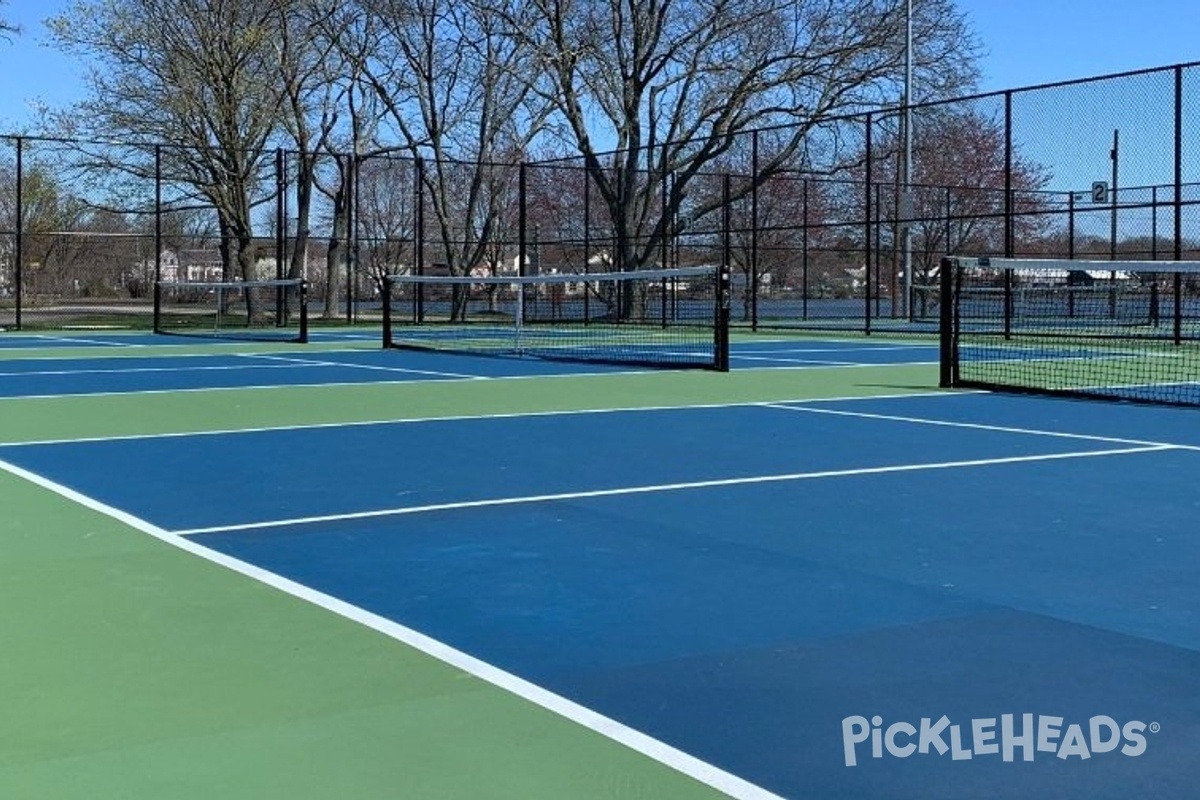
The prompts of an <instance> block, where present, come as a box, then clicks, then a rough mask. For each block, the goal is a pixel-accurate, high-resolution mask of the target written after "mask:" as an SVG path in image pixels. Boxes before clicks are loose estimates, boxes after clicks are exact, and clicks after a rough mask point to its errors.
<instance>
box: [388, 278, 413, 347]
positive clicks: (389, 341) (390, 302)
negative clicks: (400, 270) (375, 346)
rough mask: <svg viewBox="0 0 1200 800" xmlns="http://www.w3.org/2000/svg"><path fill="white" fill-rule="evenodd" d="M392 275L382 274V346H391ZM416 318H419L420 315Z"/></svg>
mask: <svg viewBox="0 0 1200 800" xmlns="http://www.w3.org/2000/svg"><path fill="white" fill-rule="evenodd" d="M392 283H393V281H392V276H391V275H384V276H383V292H382V294H383V346H384V347H385V348H386V347H391V346H392ZM414 316H416V319H418V320H419V319H420V316H417V315H414Z"/></svg>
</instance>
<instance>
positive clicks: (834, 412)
mask: <svg viewBox="0 0 1200 800" xmlns="http://www.w3.org/2000/svg"><path fill="white" fill-rule="evenodd" d="M902 396H904V395H902ZM865 399H875V398H865ZM792 402H795V403H798V404H801V403H809V402H812V401H808V400H799V401H785V402H784V403H763V404H762V405H764V406H766V407H767V408H777V409H779V410H780V411H796V412H801V413H809V414H828V415H830V416H835V417H856V418H858V419H878V420H886V421H888V422H911V423H913V424H916V425H933V426H937V427H943V428H967V429H970V430H977V431H996V432H997V433H1019V434H1026V435H1029V436H1048V437H1052V438H1056V439H1078V440H1081V441H1088V442H1110V443H1112V444H1126V445H1133V446H1138V447H1141V446H1144V447H1161V448H1164V449H1171V450H1200V445H1188V444H1175V443H1173V442H1152V441H1147V440H1145V439H1129V438H1125V437H1120V436H1099V435H1097V434H1094V433H1068V432H1066V431H1049V430H1039V429H1037V428H1020V427H1013V426H1009V425H989V424H987V423H983V422H957V421H955V420H944V419H929V418H927V417H908V416H904V415H901V414H874V413H870V412H866V411H842V410H839V409H835V408H811V407H809V406H806V405H789V403H792Z"/></svg>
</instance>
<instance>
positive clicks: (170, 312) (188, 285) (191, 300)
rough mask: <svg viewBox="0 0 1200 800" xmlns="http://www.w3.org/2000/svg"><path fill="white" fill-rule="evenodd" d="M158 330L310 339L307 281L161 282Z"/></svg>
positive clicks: (231, 336)
mask: <svg viewBox="0 0 1200 800" xmlns="http://www.w3.org/2000/svg"><path fill="white" fill-rule="evenodd" d="M154 331H155V332H156V333H169V334H176V335H182V336H201V337H215V338H227V339H241V340H252V341H253V340H269V341H294V342H301V343H303V342H307V341H308V303H307V287H306V283H305V281H303V280H288V279H284V280H263V281H159V282H158V283H156V284H155V285H154Z"/></svg>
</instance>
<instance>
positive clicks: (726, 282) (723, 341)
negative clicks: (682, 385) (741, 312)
mask: <svg viewBox="0 0 1200 800" xmlns="http://www.w3.org/2000/svg"><path fill="white" fill-rule="evenodd" d="M730 282H731V273H730V269H729V264H728V263H726V264H723V265H722V266H721V269H720V271H718V272H717V298H716V299H717V308H716V315H717V316H716V324H715V325H714V326H713V348H714V351H715V352H714V358H713V367H714V368H715V369H716V370H717V372H729V292H730Z"/></svg>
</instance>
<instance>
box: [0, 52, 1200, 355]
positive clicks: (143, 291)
mask: <svg viewBox="0 0 1200 800" xmlns="http://www.w3.org/2000/svg"><path fill="white" fill-rule="evenodd" d="M907 111H908V114H907V116H908V117H909V118H910V119H911V125H910V127H909V130H911V131H912V135H911V150H912V159H911V161H910V162H909V166H908V168H907V169H905V164H904V160H903V153H904V150H905V148H904V147H903V146H902V144H903V131H904V120H905V117H906V114H905V113H904V112H905V110H904V109H900V108H892V109H885V110H881V111H876V112H872V113H867V114H863V115H860V116H855V117H846V118H839V119H832V120H824V121H821V122H819V123H818V124H813V125H812V126H811V127H810V128H809V129H808V130H807V131H806V132H805V135H804V137H803V145H802V146H801V147H799V148H798V149H795V150H794V151H789V150H781V149H780V148H782V147H783V144H782V143H783V142H786V141H787V140H788V139H789V138H790V134H791V133H793V132H794V131H792V130H762V131H755V132H749V133H746V134H744V135H742V136H739V137H737V138H736V140H735V141H734V142H733V144H732V145H731V146H730V147H729V148H728V149H727V150H726V151H725V152H723V153H722V154H721V155H720V156H719V157H717V158H714V159H712V160H711V161H709V162H708V163H707V164H706V165H705V166H704V168H703V169H702V170H700V171H698V172H691V171H681V170H679V169H677V168H676V166H675V165H677V164H678V163H679V157H680V153H686V151H687V147H688V145H687V143H682V144H680V143H675V144H670V145H658V146H657V148H656V149H649V150H647V151H645V152H644V153H642V154H638V158H637V159H635V160H634V163H636V164H638V165H639V166H638V167H637V168H636V169H635V170H633V171H630V170H628V169H627V166H628V163H629V162H628V160H626V159H624V158H622V156H623V155H625V154H611V157H610V159H609V160H608V161H603V160H602V162H603V166H601V167H599V169H600V170H601V174H597V172H596V171H595V170H596V169H597V168H596V167H594V166H593V168H592V171H589V169H588V168H587V165H586V164H585V162H584V161H583V159H581V158H561V159H555V160H533V159H526V160H525V161H524V162H521V163H510V164H487V165H481V164H471V163H449V162H441V163H437V162H429V161H418V160H413V159H410V158H404V157H398V156H396V155H394V154H390V155H378V154H359V155H357V156H351V155H338V154H328V153H325V154H319V155H312V156H304V155H302V154H300V153H296V152H291V151H286V150H271V151H264V152H259V153H251V154H246V158H245V159H244V161H245V163H246V164H247V165H248V167H247V170H248V171H247V173H246V175H245V176H244V178H245V180H244V184H243V185H241V191H242V193H243V194H244V198H243V199H244V202H245V203H246V204H248V207H249V208H250V209H251V214H250V216H251V220H252V225H251V230H248V231H231V230H229V229H228V226H227V225H223V224H222V223H221V221H220V218H219V215H218V214H217V211H216V205H215V204H214V197H218V196H221V195H220V194H219V193H220V192H222V191H226V190H227V189H228V187H226V186H223V185H221V184H220V183H219V182H216V181H214V180H213V179H212V178H211V177H205V176H201V175H197V174H195V172H194V171H190V170H189V168H188V159H185V158H181V156H182V155H186V153H184V152H183V151H181V150H179V149H178V148H176V147H174V146H170V145H165V144H164V145H158V146H137V145H131V144H121V143H116V144H114V143H97V142H82V141H68V140H53V139H45V138H36V137H16V136H14V137H4V138H0V328H5V329H35V328H43V327H64V326H106V327H149V325H150V316H151V314H150V311H151V303H150V300H151V296H152V287H153V284H154V282H155V281H156V280H164V281H176V280H204V281H211V280H215V279H221V278H225V279H235V278H247V277H255V278H276V277H288V276H290V277H298V278H301V277H302V278H305V279H307V280H308V283H309V285H310V287H311V293H310V298H311V299H310V304H311V309H312V312H313V318H314V322H315V323H318V324H319V320H322V319H324V320H325V321H328V322H337V323H374V322H377V321H378V319H379V309H380V300H379V298H380V287H381V285H382V279H383V277H384V276H385V275H388V274H393V273H405V272H408V273H425V274H436V273H439V272H442V273H445V272H454V273H466V272H472V273H475V274H484V273H486V274H495V275H503V274H507V273H518V272H519V273H522V274H530V273H545V272H563V273H565V272H589V271H590V272H596V271H611V270H621V269H632V268H638V267H646V268H649V267H657V266H666V267H673V266H693V265H701V264H729V265H730V267H731V269H732V271H733V274H734V298H733V304H732V313H733V323H734V324H735V325H742V326H746V327H753V328H775V327H794V328H821V329H830V330H847V331H851V330H853V331H865V332H872V331H879V330H889V331H922V330H931V329H932V328H934V327H935V326H936V315H937V305H938V303H937V301H938V293H937V289H936V284H937V269H938V264H939V261H940V259H941V258H942V257H943V256H945V255H955V254H960V255H972V256H986V255H993V256H1010V257H1013V256H1017V257H1019V256H1039V257H1060V258H1089V259H1153V260H1177V259H1190V258H1200V64H1186V65H1179V66H1173V67H1166V68H1161V69H1154V70H1145V71H1140V72H1134V73H1126V74H1122V75H1117V76H1107V77H1102V78H1094V79H1089V80H1081V81H1075V82H1069V83H1062V84H1054V85H1047V86H1041V87H1033V88H1028V89H1018V90H1011V91H1005V92H999V93H994V94H987V95H980V96H976V97H970V98H965V99H959V100H954V101H946V102H941V103H936V104H930V105H923V106H914V107H913V108H911V109H908V110H907ZM781 154H782V157H781ZM306 167H311V170H306V169H305V168H306ZM307 172H311V180H306V179H305V174H306V173H307ZM906 173H908V174H907V175H906ZM602 179H611V180H609V183H610V185H617V184H618V183H620V184H621V185H624V186H628V185H629V184H630V183H631V182H632V183H633V184H635V186H636V191H633V192H632V193H630V194H629V195H628V196H627V197H626V198H625V199H624V200H620V201H617V200H614V196H613V194H612V193H611V192H608V191H605V190H604V188H603V187H602V186H601V184H602V183H603V182H604V181H603V180H602ZM435 186H436V187H441V189H440V190H439V191H433V190H432V189H431V187H435ZM446 187H450V189H449V190H447V189H446ZM306 191H308V192H310V193H311V197H312V200H311V203H309V204H308V205H307V208H308V209H309V210H308V212H307V213H306V214H305V213H302V209H304V208H305V207H306V204H304V203H303V202H301V201H302V199H303V194H304V192H306ZM239 236H240V237H241V238H242V240H241V241H239V238H238V237H239ZM247 243H248V246H247ZM236 252H245V253H248V255H246V256H245V258H244V259H243V260H242V261H241V262H238V261H237V260H236V256H235V253H236Z"/></svg>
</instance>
